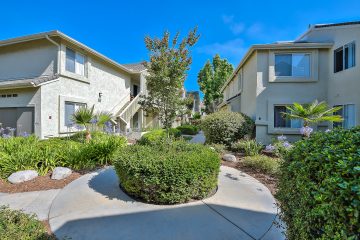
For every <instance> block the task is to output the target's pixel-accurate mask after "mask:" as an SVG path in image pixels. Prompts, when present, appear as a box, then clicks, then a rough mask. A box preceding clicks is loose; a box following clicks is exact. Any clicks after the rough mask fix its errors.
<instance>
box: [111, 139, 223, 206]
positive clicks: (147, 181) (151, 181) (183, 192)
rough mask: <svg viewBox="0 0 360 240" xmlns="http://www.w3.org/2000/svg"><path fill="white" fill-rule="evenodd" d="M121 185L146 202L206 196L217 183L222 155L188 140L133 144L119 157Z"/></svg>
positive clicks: (160, 202)
mask: <svg viewBox="0 0 360 240" xmlns="http://www.w3.org/2000/svg"><path fill="white" fill-rule="evenodd" d="M114 166H115V170H116V172H117V175H118V176H119V179H120V184H121V187H122V188H123V189H124V190H125V192H127V193H128V194H129V195H131V196H133V197H135V198H139V199H142V200H143V201H145V202H150V203H156V204H175V203H184V202H188V201H189V200H191V199H203V198H205V197H207V196H209V194H211V193H212V192H213V191H214V190H215V189H216V186H217V177H218V174H219V169H220V156H219V154H217V153H216V152H215V151H213V150H211V149H210V148H209V147H206V146H204V145H200V144H189V143H186V142H185V141H174V142H164V143H162V144H157V145H152V146H149V145H132V146H128V147H126V148H124V149H123V150H121V151H120V152H119V153H118V155H117V157H116V160H115V164H114Z"/></svg>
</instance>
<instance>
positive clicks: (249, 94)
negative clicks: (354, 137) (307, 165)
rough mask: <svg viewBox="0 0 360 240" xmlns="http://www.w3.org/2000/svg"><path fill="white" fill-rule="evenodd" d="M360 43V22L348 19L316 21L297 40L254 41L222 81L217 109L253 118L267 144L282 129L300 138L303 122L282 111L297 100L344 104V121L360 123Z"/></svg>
mask: <svg viewBox="0 0 360 240" xmlns="http://www.w3.org/2000/svg"><path fill="white" fill-rule="evenodd" d="M359 42H360V22H347V23H339V24H318V25H313V26H311V27H310V28H309V29H308V30H307V31H306V32H305V33H304V34H302V35H301V36H300V37H299V38H297V39H296V40H295V41H290V42H277V43H274V44H260V45H253V46H252V47H251V48H250V49H249V50H248V51H247V53H246V54H245V56H244V58H243V59H242V60H241V62H240V64H239V65H238V66H237V68H236V69H235V71H234V72H233V74H232V76H231V77H230V78H229V79H228V81H227V82H226V83H225V85H224V86H223V88H222V91H223V94H224V101H223V102H222V103H221V104H220V105H219V108H220V109H227V110H230V111H235V112H242V113H245V114H247V115H248V116H250V117H251V118H252V119H254V120H255V123H256V139H257V141H259V142H261V143H264V144H267V143H269V142H271V140H272V138H274V137H276V135H280V134H284V135H287V136H288V138H289V139H290V140H295V139H297V138H299V136H300V132H299V128H300V127H301V122H300V121H297V120H286V119H284V118H283V117H282V116H281V112H284V111H286V109H285V106H286V105H291V104H292V103H294V102H299V103H310V102H312V101H313V100H315V99H317V100H319V101H326V102H327V103H328V104H329V105H330V106H338V105H340V106H343V109H342V110H341V112H340V114H341V115H342V116H343V118H344V122H343V123H340V125H342V126H343V127H345V128H351V127H353V126H356V125H360V66H359V64H358V62H357V61H358V60H359V59H360V48H359V46H357V44H359ZM314 127H315V128H319V129H327V128H332V127H333V125H332V124H329V123H322V124H319V125H318V126H314Z"/></svg>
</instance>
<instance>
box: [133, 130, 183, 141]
mask: <svg viewBox="0 0 360 240" xmlns="http://www.w3.org/2000/svg"><path fill="white" fill-rule="evenodd" d="M168 135H169V137H170V138H174V139H177V138H179V137H180V136H181V132H180V130H178V129H176V128H170V129H168V132H167V131H166V129H155V130H152V131H150V132H148V133H145V134H144V135H143V136H142V137H141V138H140V139H139V141H138V142H137V143H138V144H141V145H153V144H157V143H159V142H163V141H166V139H167V138H168Z"/></svg>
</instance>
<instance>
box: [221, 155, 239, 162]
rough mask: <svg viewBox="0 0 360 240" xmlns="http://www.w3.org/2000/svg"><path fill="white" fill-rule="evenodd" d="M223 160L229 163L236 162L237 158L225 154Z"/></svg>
mask: <svg viewBox="0 0 360 240" xmlns="http://www.w3.org/2000/svg"><path fill="white" fill-rule="evenodd" d="M222 159H223V160H225V161H228V162H236V157H235V156H234V155H232V154H224V156H223V157H222Z"/></svg>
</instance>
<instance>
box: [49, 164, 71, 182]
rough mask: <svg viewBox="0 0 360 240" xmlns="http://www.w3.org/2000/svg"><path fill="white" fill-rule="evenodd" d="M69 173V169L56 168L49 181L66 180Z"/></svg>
mask: <svg viewBox="0 0 360 240" xmlns="http://www.w3.org/2000/svg"><path fill="white" fill-rule="evenodd" d="M71 173H72V171H71V169H70V168H66V167H56V168H54V171H53V173H52V174H51V179H53V180H60V179H64V178H67V177H68V176H70V175H71Z"/></svg>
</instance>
